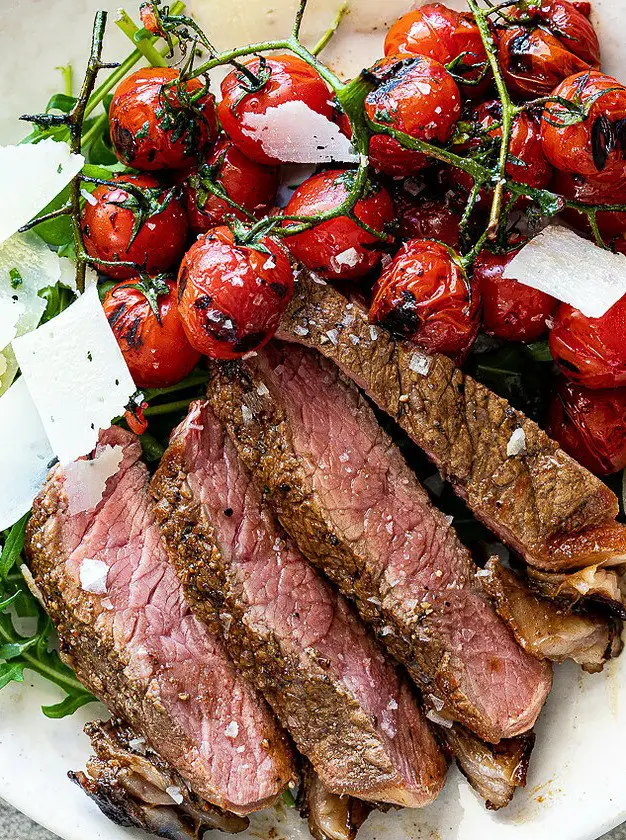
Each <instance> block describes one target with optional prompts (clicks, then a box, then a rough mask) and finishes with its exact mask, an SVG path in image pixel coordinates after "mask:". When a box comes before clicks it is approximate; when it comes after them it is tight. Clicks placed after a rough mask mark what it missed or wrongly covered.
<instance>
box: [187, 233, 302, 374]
mask: <svg viewBox="0 0 626 840" xmlns="http://www.w3.org/2000/svg"><path fill="white" fill-rule="evenodd" d="M292 294H293V271H292V270H291V264H290V262H289V257H288V256H287V254H286V252H285V250H284V248H283V247H282V246H281V245H280V243H278V242H276V241H275V240H273V239H270V238H269V237H268V236H265V237H263V238H262V239H261V240H260V241H259V242H258V243H256V247H255V246H252V245H240V244H237V242H236V241H235V235H234V234H233V232H232V230H231V229H230V228H227V227H216V228H213V230H210V231H209V232H208V233H206V234H204V235H203V236H201V237H199V238H198V240H197V241H196V242H194V244H193V245H192V246H191V248H190V249H189V251H187V253H186V254H185V258H184V259H183V262H182V264H181V267H180V272H179V274H178V307H179V311H180V314H181V318H182V320H183V326H184V328H185V332H186V333H187V337H188V339H189V341H190V342H191V345H192V346H193V347H195V348H196V350H198V351H199V352H201V353H204V354H205V355H207V356H210V357H211V358H213V359H237V358H239V357H241V356H244V355H245V354H246V353H249V352H250V351H252V350H258V349H259V348H260V347H263V345H264V344H267V342H268V341H269V340H270V339H271V338H272V336H273V335H274V333H275V332H276V330H277V328H278V324H279V322H280V319H281V317H282V314H283V312H284V311H285V308H286V306H287V304H288V303H289V299H290V298H291V295H292Z"/></svg>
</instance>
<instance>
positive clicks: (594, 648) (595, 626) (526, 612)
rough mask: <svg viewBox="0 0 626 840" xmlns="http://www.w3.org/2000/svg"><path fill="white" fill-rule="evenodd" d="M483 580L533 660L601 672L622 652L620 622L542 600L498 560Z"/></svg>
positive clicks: (482, 576)
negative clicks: (533, 657) (570, 664)
mask: <svg viewBox="0 0 626 840" xmlns="http://www.w3.org/2000/svg"><path fill="white" fill-rule="evenodd" d="M480 575H481V581H482V583H483V586H484V587H485V591H486V592H487V594H488V595H489V597H490V598H491V599H492V601H493V602H494V604H495V607H496V611H497V613H498V615H499V616H500V617H501V618H502V619H503V620H504V621H506V623H507V624H508V625H509V627H510V628H511V630H512V631H513V634H514V635H515V638H516V639H517V641H518V642H519V644H520V645H521V646H522V647H523V648H524V650H527V651H528V652H529V653H532V655H533V656H536V657H538V658H539V659H549V660H550V661H551V662H564V661H565V660H566V659H572V660H573V661H574V662H577V663H578V664H579V665H580V666H581V667H582V668H583V670H585V671H588V672H590V673H597V672H599V671H601V670H602V669H603V667H604V665H605V663H606V662H607V661H608V660H609V659H612V658H614V657H616V656H619V654H620V653H621V651H622V643H621V630H622V622H621V621H620V620H614V619H612V618H610V617H606V616H603V615H600V614H598V613H597V612H593V611H587V612H585V613H576V612H573V611H572V610H571V608H570V607H569V606H568V605H567V603H566V602H562V603H559V602H557V601H555V600H550V599H547V598H542V597H540V596H539V595H536V594H534V593H533V592H532V591H531V590H530V589H529V588H528V586H526V585H525V584H524V582H523V580H522V579H521V578H519V577H518V576H517V575H516V574H514V573H513V572H511V571H509V570H508V569H506V568H505V567H504V566H503V565H502V564H501V563H499V562H498V561H497V560H496V559H494V558H492V559H491V560H489V562H488V563H487V566H486V567H485V571H484V572H481V573H480Z"/></svg>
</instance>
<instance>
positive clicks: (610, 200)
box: [550, 170, 626, 243]
mask: <svg viewBox="0 0 626 840" xmlns="http://www.w3.org/2000/svg"><path fill="white" fill-rule="evenodd" d="M550 188H551V189H552V190H553V192H556V193H559V195H562V196H564V197H565V198H568V199H573V200H575V201H580V202H581V203H582V204H626V182H624V183H623V184H620V183H616V182H604V181H597V180H596V179H594V178H591V179H590V178H585V177H584V175H573V174H572V173H571V172H560V171H559V170H555V172H554V177H553V179H552V184H551V187H550ZM561 216H562V217H563V218H564V219H565V220H566V221H567V222H568V223H569V224H571V225H572V227H575V228H577V229H578V230H580V231H582V232H583V233H586V234H588V235H590V234H591V233H592V231H591V226H590V224H589V219H588V218H587V216H586V215H585V214H584V213H582V212H580V211H579V210H576V209H574V208H571V207H568V208H566V209H565V210H562V211H561ZM596 221H597V223H598V228H599V229H600V233H601V234H602V237H603V238H604V239H605V241H606V242H607V243H611V242H613V240H615V239H616V237H621V236H622V235H623V234H625V233H626V213H619V212H616V213H607V212H604V211H599V212H598V213H596Z"/></svg>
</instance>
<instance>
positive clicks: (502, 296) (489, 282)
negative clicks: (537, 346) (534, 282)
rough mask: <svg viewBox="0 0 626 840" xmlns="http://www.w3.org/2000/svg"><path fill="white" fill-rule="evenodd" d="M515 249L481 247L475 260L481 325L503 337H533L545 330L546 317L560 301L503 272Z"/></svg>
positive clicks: (491, 332)
mask: <svg viewBox="0 0 626 840" xmlns="http://www.w3.org/2000/svg"><path fill="white" fill-rule="evenodd" d="M517 253H519V251H510V252H509V253H507V254H493V253H491V252H490V251H481V253H480V254H479V255H478V257H477V259H476V262H475V263H474V283H475V284H476V287H477V288H478V290H479V292H480V296H481V298H482V302H483V315H482V324H483V329H484V331H485V332H486V333H487V334H488V335H493V336H495V337H496V338H502V339H504V340H506V341H522V342H530V341H536V340H537V339H538V338H541V336H542V335H544V334H545V333H547V332H548V319H549V318H550V316H551V315H552V314H553V313H554V312H555V310H556V308H557V306H558V305H559V302H558V301H557V300H556V298H553V297H551V296H550V295H547V294H546V293H545V292H540V291H538V290H537V289H532V288H531V287H530V286H525V285H524V284H523V283H519V282H518V281H517V280H513V279H505V278H504V277H503V276H502V275H503V274H504V269H505V268H506V266H507V265H508V264H509V263H510V262H511V260H512V259H513V257H515V255H516V254H517Z"/></svg>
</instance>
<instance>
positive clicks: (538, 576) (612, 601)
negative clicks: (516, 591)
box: [526, 566, 626, 620]
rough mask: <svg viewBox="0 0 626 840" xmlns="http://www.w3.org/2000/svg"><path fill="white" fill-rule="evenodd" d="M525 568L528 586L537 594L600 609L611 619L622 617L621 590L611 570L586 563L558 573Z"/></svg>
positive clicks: (625, 616) (624, 611) (625, 607)
mask: <svg viewBox="0 0 626 840" xmlns="http://www.w3.org/2000/svg"><path fill="white" fill-rule="evenodd" d="M526 571H527V574H528V581H529V584H530V586H531V587H532V588H533V589H534V590H536V591H537V593H538V594H539V595H543V596H544V597H546V598H558V599H560V600H565V601H569V602H570V603H571V604H573V605H576V604H581V605H582V606H593V607H596V608H601V609H604V610H606V611H607V612H608V613H609V615H612V616H613V617H614V618H621V619H622V620H625V619H626V604H625V602H624V594H625V593H624V592H623V591H622V587H621V586H620V578H619V576H618V574H617V572H616V571H615V570H614V569H602V568H601V567H599V566H587V567H586V568H585V569H580V570H579V571H577V572H570V573H560V574H559V573H558V572H544V571H542V570H541V569H534V568H533V567H532V566H527V567H526Z"/></svg>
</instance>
